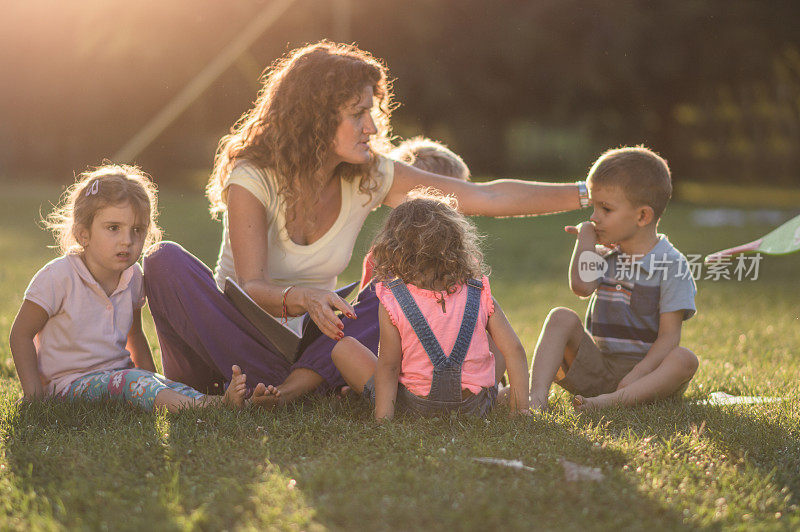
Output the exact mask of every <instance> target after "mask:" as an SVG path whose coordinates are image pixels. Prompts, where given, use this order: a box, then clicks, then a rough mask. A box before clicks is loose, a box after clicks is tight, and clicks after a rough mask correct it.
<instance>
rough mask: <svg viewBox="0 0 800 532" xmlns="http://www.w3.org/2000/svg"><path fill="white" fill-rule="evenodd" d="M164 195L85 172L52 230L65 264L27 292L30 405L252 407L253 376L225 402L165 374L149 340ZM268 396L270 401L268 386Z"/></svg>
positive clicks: (237, 381) (16, 351) (134, 181)
mask: <svg viewBox="0 0 800 532" xmlns="http://www.w3.org/2000/svg"><path fill="white" fill-rule="evenodd" d="M156 202H157V200H156V190H155V186H154V185H153V183H152V182H151V181H150V179H149V178H148V177H147V176H146V175H145V174H144V173H142V172H141V170H139V169H138V168H135V167H132V166H126V165H106V166H103V167H100V168H98V169H96V170H94V171H91V172H84V173H83V174H81V176H80V179H79V180H78V182H76V183H75V184H74V185H73V186H72V187H71V188H70V189H69V190H68V191H67V192H66V193H65V194H64V199H63V201H62V205H61V207H60V208H59V209H57V210H56V211H55V212H54V213H53V214H51V215H50V216H49V217H48V219H47V220H46V222H45V223H46V224H47V225H48V227H49V228H50V229H52V230H53V232H54V233H55V235H56V239H57V240H58V243H59V247H60V248H61V250H62V252H63V253H64V255H63V256H62V257H59V258H57V259H55V260H53V261H51V262H49V263H48V264H47V265H45V266H44V267H43V268H42V269H41V270H39V272H38V273H37V274H36V276H35V277H34V278H33V280H32V281H31V283H30V285H29V286H28V289H27V290H26V291H25V299H24V300H23V302H22V306H21V307H20V309H19V313H18V314H17V317H16V319H15V320H14V324H13V326H12V328H11V337H10V343H11V353H12V355H13V357H14V364H15V365H16V368H17V374H18V375H19V380H20V383H21V384H22V390H23V393H24V397H25V399H39V398H43V397H46V396H57V397H62V398H68V399H88V400H96V399H101V398H111V399H114V400H120V401H125V402H127V403H129V404H133V405H136V406H138V407H140V408H143V409H146V410H152V409H153V408H154V407H156V406H161V407H165V408H167V409H169V410H170V411H174V410H177V409H180V408H182V407H185V406H206V405H209V404H213V403H218V402H220V401H224V402H225V403H227V404H230V405H232V406H238V407H240V406H242V405H243V403H244V394H245V376H244V375H243V374H242V372H241V370H240V369H239V368H238V367H237V366H234V367H233V368H232V378H231V383H230V385H229V386H228V389H227V391H226V393H225V396H224V397H210V396H206V395H204V394H202V393H200V392H198V391H196V390H193V389H192V388H190V387H188V386H185V385H183V384H180V383H177V382H173V381H170V380H168V379H165V378H164V377H162V376H161V375H158V374H156V373H155V365H154V364H153V357H152V355H151V353H150V346H149V344H148V343H147V339H146V338H145V335H144V332H143V331H142V315H141V309H142V306H143V305H144V302H145V300H144V286H143V278H142V270H141V268H140V267H139V264H138V263H137V261H138V260H139V258H140V257H141V255H142V249H143V247H144V246H145V244H152V243H153V242H156V241H158V240H159V239H160V237H161V230H160V229H159V228H158V225H157V224H156V216H157V208H156ZM258 393H260V394H264V393H267V390H266V389H265V388H264V387H263V385H261V387H260V388H259V390H258Z"/></svg>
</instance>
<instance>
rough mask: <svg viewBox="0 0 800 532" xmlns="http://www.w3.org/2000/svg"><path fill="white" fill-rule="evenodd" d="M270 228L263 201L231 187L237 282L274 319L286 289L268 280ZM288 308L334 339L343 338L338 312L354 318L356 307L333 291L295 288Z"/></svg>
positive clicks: (279, 312)
mask: <svg viewBox="0 0 800 532" xmlns="http://www.w3.org/2000/svg"><path fill="white" fill-rule="evenodd" d="M268 228H269V224H268V222H267V215H266V212H265V210H264V206H263V205H262V204H261V202H260V201H258V199H256V197H255V196H254V195H253V194H252V193H250V192H249V191H247V190H246V189H244V188H243V187H240V186H238V185H231V186H230V187H229V189H228V231H229V234H230V239H231V249H232V251H233V262H234V265H235V267H236V277H237V279H236V280H237V282H238V283H239V284H240V285H241V286H242V289H243V290H244V291H245V292H247V294H248V295H249V296H250V297H252V298H253V300H255V302H256V303H258V304H259V305H260V306H261V308H263V309H264V310H266V311H267V312H269V313H270V314H272V315H273V316H281V315H282V313H283V298H284V290H285V289H286V288H287V287H285V286H281V285H277V284H273V283H271V282H270V281H269V280H268V276H267V272H266V264H267V229H268ZM286 305H287V310H288V314H289V315H290V316H299V315H300V314H303V313H304V312H308V314H309V316H310V317H311V319H312V320H314V323H316V324H317V326H318V327H319V329H320V331H322V332H323V334H325V335H327V336H329V337H331V338H334V339H337V338H339V337H340V332H341V328H342V327H343V324H342V320H340V319H339V318H338V317H337V316H336V313H335V311H336V310H340V311H342V312H344V313H345V314H348V315H349V316H350V317H355V311H354V310H353V307H352V306H350V304H349V303H347V301H345V300H344V299H342V298H341V297H339V296H338V295H337V294H336V293H335V292H332V291H330V290H320V289H317V288H309V287H300V286H297V287H294V288H293V289H292V290H290V291H289V292H288V293H287V294H286Z"/></svg>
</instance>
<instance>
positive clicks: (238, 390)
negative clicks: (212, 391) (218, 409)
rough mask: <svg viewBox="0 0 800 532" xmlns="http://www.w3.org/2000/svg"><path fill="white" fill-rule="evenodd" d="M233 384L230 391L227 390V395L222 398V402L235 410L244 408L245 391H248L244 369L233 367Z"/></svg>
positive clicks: (229, 388)
mask: <svg viewBox="0 0 800 532" xmlns="http://www.w3.org/2000/svg"><path fill="white" fill-rule="evenodd" d="M231 373H232V374H233V375H232V376H231V383H230V384H229V385H228V389H227V390H225V395H224V396H223V397H222V401H223V402H224V403H225V404H226V405H228V406H232V407H234V408H242V407H243V406H244V394H245V390H246V389H247V384H246V381H247V376H246V375H245V374H244V373H242V368H240V367H239V366H236V365H234V366H232V367H231Z"/></svg>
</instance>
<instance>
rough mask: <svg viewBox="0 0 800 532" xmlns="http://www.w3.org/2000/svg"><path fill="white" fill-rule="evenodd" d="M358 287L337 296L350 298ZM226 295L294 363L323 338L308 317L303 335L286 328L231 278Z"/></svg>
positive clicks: (346, 289) (343, 289) (272, 345)
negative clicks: (315, 341) (312, 343)
mask: <svg viewBox="0 0 800 532" xmlns="http://www.w3.org/2000/svg"><path fill="white" fill-rule="evenodd" d="M357 285H358V282H353V283H350V284H348V285H346V286H343V287H342V288H339V289H338V290H336V293H337V294H338V295H339V297H341V298H346V297H347V296H348V295H350V293H351V292H352V291H353V289H354V288H355V287H356V286H357ZM224 292H225V296H226V297H227V298H228V299H229V300H230V301H231V303H233V306H234V307H236V308H237V310H238V311H239V312H241V313H242V315H243V316H244V317H245V318H247V320H248V321H249V322H250V323H252V324H253V325H254V326H255V328H256V329H258V331H259V332H260V333H261V334H262V335H263V336H264V339H265V340H266V341H267V343H268V344H269V346H270V347H272V349H273V350H274V351H275V352H277V353H280V354H281V355H282V356H283V357H284V358H285V359H286V360H287V361H289V363H290V364H294V363H295V361H297V358H298V357H299V356H300V354H301V353H302V352H303V351H305V349H306V348H307V347H308V346H309V345H310V344H311V342H313V341H314V340H316V339H317V338H319V337H320V336H321V335H322V331H320V330H319V327H317V324H316V323H314V320H312V319H311V318H310V317H309V315H308V314H304V315H303V328H302V331H303V334H302V335H298V334H297V333H296V332H295V331H293V330H292V329H289V328H288V327H285V326H284V325H283V324H282V323H281V321H280V320H279V319H278V318H276V317H274V316H273V315H271V314H270V313H269V312H267V311H265V310H264V309H263V308H261V307H260V306H259V305H258V303H256V302H255V301H254V300H253V298H251V297H250V296H249V295H247V292H245V291H244V290H242V288H241V287H240V286H239V285H238V284H236V281H234V280H233V279H231V278H230V277H226V278H225V290H224Z"/></svg>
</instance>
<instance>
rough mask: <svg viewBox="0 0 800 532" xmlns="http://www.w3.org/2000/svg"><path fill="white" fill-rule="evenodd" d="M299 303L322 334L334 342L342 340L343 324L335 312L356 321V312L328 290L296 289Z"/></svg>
mask: <svg viewBox="0 0 800 532" xmlns="http://www.w3.org/2000/svg"><path fill="white" fill-rule="evenodd" d="M295 290H298V292H299V293H298V295H299V297H300V302H301V305H302V307H303V309H305V311H306V312H308V315H309V317H310V318H311V319H312V320H314V323H316V324H317V327H319V330H320V331H322V334H324V335H326V336H329V337H331V338H333V339H334V340H341V339H342V338H344V333H343V332H342V329H344V324H343V323H342V320H340V319H339V316H337V315H336V311H337V310H339V311H341V312H342V313H344V315H345V316H347V317H348V318H350V319H356V311H355V310H353V307H352V306H351V305H350V303H348V302H347V301H345V300H344V299H342V298H341V297H339V295H338V294H336V292H331V291H330V290H321V289H318V288H307V287H302V288H301V287H297V288H296V289H295Z"/></svg>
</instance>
